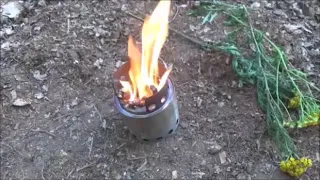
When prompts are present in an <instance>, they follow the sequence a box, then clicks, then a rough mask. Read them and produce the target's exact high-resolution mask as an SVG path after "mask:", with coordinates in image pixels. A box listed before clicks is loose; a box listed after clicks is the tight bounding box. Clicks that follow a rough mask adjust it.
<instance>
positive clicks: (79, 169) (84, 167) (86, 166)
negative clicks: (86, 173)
mask: <svg viewBox="0 0 320 180" xmlns="http://www.w3.org/2000/svg"><path fill="white" fill-rule="evenodd" d="M96 163H97V162H93V163H90V164H87V165H85V166H83V167H81V168H77V172H79V171H81V170H83V169H86V168H88V167H91V166H93V165H94V164H96Z"/></svg>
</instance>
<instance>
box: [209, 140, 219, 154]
mask: <svg viewBox="0 0 320 180" xmlns="http://www.w3.org/2000/svg"><path fill="white" fill-rule="evenodd" d="M221 150H222V147H221V146H220V145H219V144H218V143H216V142H214V144H213V145H212V146H211V147H210V149H209V152H208V153H209V154H211V155H216V154H217V153H219V152H220V151H221Z"/></svg>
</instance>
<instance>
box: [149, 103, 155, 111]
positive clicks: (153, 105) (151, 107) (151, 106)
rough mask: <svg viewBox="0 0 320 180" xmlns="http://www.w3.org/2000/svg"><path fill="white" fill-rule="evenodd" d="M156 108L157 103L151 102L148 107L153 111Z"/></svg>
mask: <svg viewBox="0 0 320 180" xmlns="http://www.w3.org/2000/svg"><path fill="white" fill-rule="evenodd" d="M155 108H156V105H155V104H151V105H150V106H149V107H148V110H149V111H153V110H154V109H155Z"/></svg>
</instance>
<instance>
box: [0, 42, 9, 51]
mask: <svg viewBox="0 0 320 180" xmlns="http://www.w3.org/2000/svg"><path fill="white" fill-rule="evenodd" d="M10 45H11V44H10V43H9V42H8V41H7V42H4V43H2V44H1V49H4V50H10Z"/></svg>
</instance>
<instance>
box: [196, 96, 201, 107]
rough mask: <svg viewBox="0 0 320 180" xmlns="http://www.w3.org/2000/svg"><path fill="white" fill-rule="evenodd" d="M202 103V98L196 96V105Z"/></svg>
mask: <svg viewBox="0 0 320 180" xmlns="http://www.w3.org/2000/svg"><path fill="white" fill-rule="evenodd" d="M201 103H202V99H201V98H200V97H197V106H198V107H200V106H201Z"/></svg>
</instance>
